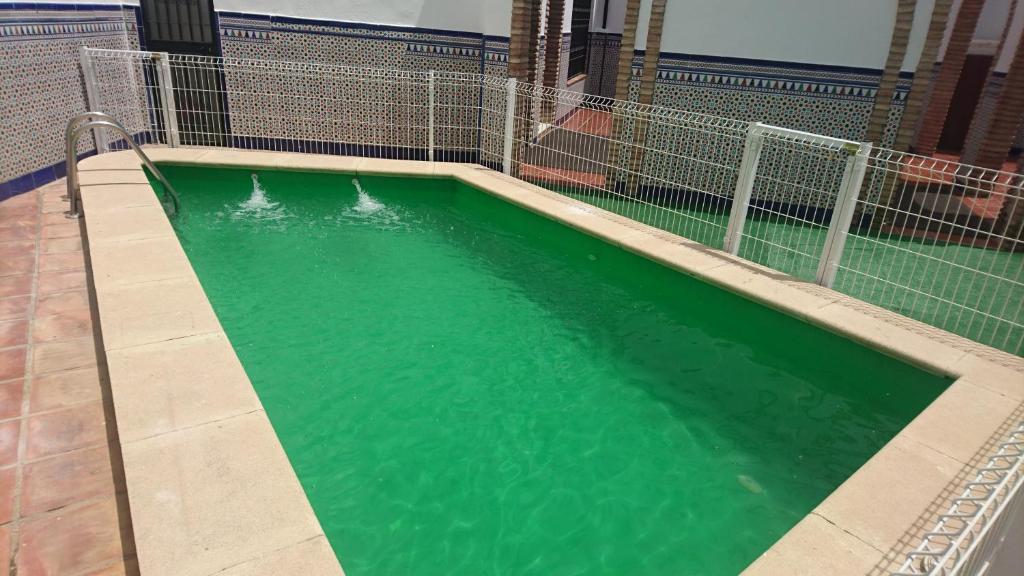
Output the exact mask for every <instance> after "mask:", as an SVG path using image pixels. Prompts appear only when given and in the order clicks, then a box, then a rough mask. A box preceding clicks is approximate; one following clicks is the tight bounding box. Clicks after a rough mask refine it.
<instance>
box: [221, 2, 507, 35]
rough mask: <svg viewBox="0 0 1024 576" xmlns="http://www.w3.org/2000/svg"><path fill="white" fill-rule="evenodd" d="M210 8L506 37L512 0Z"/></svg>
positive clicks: (246, 4) (257, 4)
mask: <svg viewBox="0 0 1024 576" xmlns="http://www.w3.org/2000/svg"><path fill="white" fill-rule="evenodd" d="M214 8H216V9H217V10H224V11H229V12H254V13H259V14H277V15H282V16H295V17H299V18H318V19H322V20H335V21H341V22H365V23H370V24H387V25H391V26H415V27H419V28H436V29H440V30H454V31H461V32H479V33H483V34H489V35H494V36H508V35H509V29H510V24H511V16H512V0H475V1H467V0H345V1H343V2H341V1H337V0H291V1H289V2H281V1H280V0H215V1H214Z"/></svg>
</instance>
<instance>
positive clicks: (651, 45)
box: [630, 0, 665, 175]
mask: <svg viewBox="0 0 1024 576" xmlns="http://www.w3.org/2000/svg"><path fill="white" fill-rule="evenodd" d="M664 24H665V0H652V2H651V19H650V22H649V24H648V25H647V47H646V48H645V49H644V71H643V75H642V76H641V77H640V95H639V97H638V100H639V102H640V103H641V104H648V105H650V104H652V103H653V102H654V88H655V83H656V81H657V79H658V59H659V58H660V57H661V29H662V27H663V26H664ZM646 140H647V122H646V120H644V119H643V118H641V119H640V120H638V121H637V126H636V137H635V141H636V142H637V144H638V145H639V146H640V147H638V148H634V149H633V159H632V161H631V162H630V170H631V171H632V172H634V173H635V174H638V175H639V174H640V171H641V170H643V165H644V149H643V146H644V145H645V143H646Z"/></svg>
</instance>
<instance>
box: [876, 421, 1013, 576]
mask: <svg viewBox="0 0 1024 576" xmlns="http://www.w3.org/2000/svg"><path fill="white" fill-rule="evenodd" d="M1022 486H1024V422H1022V423H1020V424H1019V425H1018V426H1017V427H1016V428H1014V429H1013V430H1011V432H1010V434H1009V436H1008V437H1007V438H1006V439H1005V440H1003V441H1002V442H1000V444H999V446H998V448H997V450H996V452H995V454H994V455H993V456H992V457H991V458H989V460H988V462H986V464H985V465H984V466H983V467H981V468H980V469H979V470H978V471H977V473H976V475H975V476H974V478H973V480H972V481H970V482H969V483H968V484H967V487H966V489H964V491H963V492H962V493H960V495H959V496H958V497H956V498H954V499H953V503H952V505H951V506H950V507H949V509H948V510H946V512H945V513H944V514H941V515H940V516H939V520H938V522H937V523H936V524H935V525H934V526H933V527H931V529H930V530H929V531H928V532H926V533H925V536H924V538H923V539H922V541H921V543H920V544H919V545H918V546H917V547H916V548H915V549H914V550H913V551H911V552H910V553H909V554H907V559H906V561H905V562H904V563H903V565H901V566H900V567H899V569H898V570H896V572H894V576H953V575H957V574H960V575H964V576H976V575H977V576H981V575H984V574H985V573H986V572H987V571H988V570H989V568H991V566H990V565H989V563H990V562H991V561H992V560H993V558H994V556H995V554H996V553H998V552H999V550H1000V548H1002V549H1004V550H1006V549H1008V550H1007V552H1008V553H1009V554H1010V555H1013V554H1016V553H1018V552H1019V550H1017V549H1016V547H1018V546H1019V544H1018V543H1016V542H1011V541H1009V540H1007V539H1006V538H1007V536H1008V530H1009V528H1010V525H1011V524H1012V523H1013V521H1014V519H1015V518H1019V511H1020V510H1021V506H1022V505H1024V498H1022V497H1021V487H1022Z"/></svg>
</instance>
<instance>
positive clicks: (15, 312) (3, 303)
mask: <svg viewBox="0 0 1024 576" xmlns="http://www.w3.org/2000/svg"><path fill="white" fill-rule="evenodd" d="M31 305H32V297H31V296H11V297H8V298H3V297H0V320H14V319H16V318H25V317H26V316H28V309H29V307H30V306H31Z"/></svg>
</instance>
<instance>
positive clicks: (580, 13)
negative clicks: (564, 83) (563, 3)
mask: <svg viewBox="0 0 1024 576" xmlns="http://www.w3.org/2000/svg"><path fill="white" fill-rule="evenodd" d="M593 4H594V0H573V3H572V20H571V26H570V30H571V36H570V37H569V79H570V80H571V79H572V78H573V77H575V76H579V75H580V74H583V73H585V72H586V70H587V53H588V52H589V48H590V9H591V7H592V6H593Z"/></svg>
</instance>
